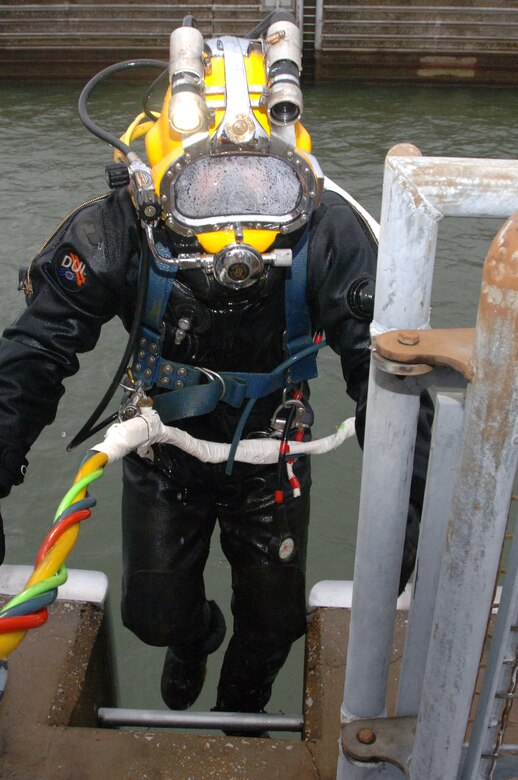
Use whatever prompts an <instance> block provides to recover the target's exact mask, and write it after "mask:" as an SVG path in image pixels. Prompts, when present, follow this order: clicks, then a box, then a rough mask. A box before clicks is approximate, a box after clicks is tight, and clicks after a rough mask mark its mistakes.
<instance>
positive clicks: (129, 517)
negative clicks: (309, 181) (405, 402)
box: [0, 190, 431, 711]
mask: <svg viewBox="0 0 518 780" xmlns="http://www.w3.org/2000/svg"><path fill="white" fill-rule="evenodd" d="M178 239H179V237H178V236H174V235H173V234H172V233H168V232H166V231H165V230H164V231H163V233H162V235H161V236H160V240H161V241H162V243H163V244H164V245H165V246H166V247H167V248H168V249H169V251H170V252H171V253H172V255H173V256H175V255H176V254H177V253H178V252H180V251H182V252H185V251H186V249H188V247H186V245H185V241H184V243H183V244H182V245H180V242H179V240H178ZM298 239H300V232H299V234H296V235H294V236H291V237H290V236H286V237H282V238H279V239H278V240H277V243H276V245H275V246H277V247H281V246H284V247H287V246H289V247H293V246H294V244H295V243H296V241H297V240H298ZM145 243H146V242H145V240H144V239H143V237H142V233H141V229H140V227H139V225H138V223H137V221H136V218H135V213H134V208H133V205H132V203H131V201H130V198H129V196H128V194H127V192H126V191H125V190H119V191H115V192H113V193H112V194H110V195H109V196H107V197H106V198H102V199H100V200H99V201H97V202H94V203H92V204H90V205H87V206H85V207H83V208H82V209H80V210H79V211H78V212H76V213H75V214H74V215H73V216H72V217H71V218H69V219H68V220H67V221H65V223H64V224H63V225H62V226H60V228H59V229H58V230H57V231H56V233H55V235H54V236H53V238H52V239H51V241H50V242H49V243H48V244H47V245H46V247H45V249H44V250H43V251H42V253H41V254H40V255H39V256H38V257H37V258H36V260H35V261H34V262H33V264H32V266H31V269H30V272H29V276H28V280H27V290H26V292H27V302H28V307H27V309H26V310H25V311H24V313H23V314H22V315H21V316H20V317H19V319H18V320H17V321H16V322H15V323H14V324H13V325H12V326H11V327H10V328H8V329H7V330H6V331H5V334H4V338H3V340H2V343H1V348H0V458H1V460H0V496H1V495H6V494H7V493H8V492H9V490H10V488H11V485H12V484H18V483H19V482H21V480H22V472H23V470H24V468H25V464H26V461H25V455H26V453H27V452H28V450H29V448H30V446H31V444H32V443H33V441H34V440H35V439H36V437H37V436H38V434H39V432H40V431H41V429H42V428H43V427H44V425H46V424H48V423H50V422H52V420H53V419H54V416H55V412H56V407H57V404H58V401H59V399H60V397H61V395H62V393H63V386H62V380H63V379H64V378H65V377H67V376H69V375H71V374H73V373H74V372H75V371H76V370H77V369H78V362H77V357H76V355H77V353H80V352H84V351H86V350H90V349H92V348H93V347H94V346H95V343H96V341H97V339H98V336H99V333H100V330H101V327H102V325H103V324H104V323H105V322H107V321H108V320H109V319H111V317H113V316H114V315H118V316H119V317H120V318H121V319H122V321H123V323H124V325H125V326H126V328H128V329H129V327H130V326H131V322H132V317H133V312H134V309H135V303H136V298H137V285H138V276H139V256H140V253H141V252H142V251H147V246H146V247H145V249H143V246H144V245H145ZM375 258H376V245H375V241H374V239H373V238H372V235H371V233H370V231H369V229H368V228H367V227H366V226H365V224H364V222H363V221H362V220H361V219H360V218H359V217H358V216H357V215H356V214H355V212H354V211H353V209H352V208H351V206H349V205H348V204H347V203H346V202H345V201H344V200H343V199H342V198H341V197H340V196H339V195H338V194H336V193H331V192H326V194H325V195H324V199H323V203H322V204H321V205H320V207H319V208H318V209H317V211H316V212H315V213H314V214H313V216H312V220H311V225H310V231H309V243H308V259H307V289H306V301H307V306H308V309H309V313H310V316H311V321H312V326H313V329H314V330H315V331H317V330H324V331H325V336H326V340H327V342H328V344H329V345H330V346H331V347H332V349H333V350H335V351H336V352H337V353H338V354H339V355H340V358H341V362H342V368H343V375H344V378H345V381H346V383H347V392H348V393H349V395H350V396H351V397H352V398H353V399H354V400H355V401H356V404H357V410H356V415H357V416H356V425H357V434H358V437H359V439H360V442H361V441H362V438H363V429H364V419H365V404H366V395H367V376H368V366H369V323H368V319H367V318H362V317H361V316H358V313H354V312H353V311H352V310H351V308H350V306H349V305H348V296H347V293H348V291H349V290H350V288H351V285H353V284H354V283H357V281H358V280H361V279H366V278H373V277H374V275H375ZM151 262H153V260H151ZM285 275H286V270H285V269H284V268H269V270H268V271H267V272H266V273H265V275H264V278H262V279H260V280H259V281H258V282H257V283H256V284H254V285H252V286H251V287H248V288H246V289H242V290H238V291H235V290H230V289H227V288H224V287H222V286H221V285H220V284H219V283H218V282H216V281H215V280H214V279H212V278H210V277H207V275H206V274H205V273H204V271H202V270H190V271H182V272H179V273H178V275H177V277H176V280H175V282H174V284H173V288H172V291H171V293H170V296H169V300H168V303H167V307H166V309H165V313H164V316H163V319H164V327H163V329H162V335H163V356H164V357H165V358H167V359H171V360H174V361H175V362H178V363H181V364H184V365H187V366H191V365H192V366H202V367H204V368H205V369H209V370H212V371H215V372H219V371H238V372H271V371H272V370H273V369H275V367H276V366H278V365H279V364H280V363H281V362H282V361H283V360H284V359H285V353H284V347H285V344H284V340H283V339H284V332H285V328H286V321H285V320H286V317H285V304H284V296H285V288H284V279H285ZM186 312H188V313H189V316H190V317H191V321H192V327H191V330H190V331H189V332H188V333H187V335H186V337H185V338H184V339H183V341H181V343H179V344H177V343H175V335H176V330H177V325H178V321H179V319H180V318H182V316H185V314H186ZM153 392H155V393H161V392H162V391H161V390H160V388H155V389H154V391H153ZM304 393H305V397H306V398H307V396H308V391H307V388H305V390H304ZM281 399H282V389H281V388H280V389H278V390H276V391H275V392H273V393H272V394H270V395H268V396H266V397H263V398H259V399H258V400H257V402H256V403H255V405H254V407H253V409H252V411H251V413H250V416H249V418H248V420H247V422H246V425H245V428H244V431H243V437H247V436H250V434H253V433H255V432H263V431H266V430H267V429H268V427H269V425H270V422H271V418H272V415H273V413H274V411H275V410H276V408H277V407H278V406H279V405H280V404H281ZM245 403H246V402H245V401H243V405H242V407H241V408H235V407H233V406H231V405H229V404H227V403H225V402H224V401H221V402H219V403H218V404H217V406H216V408H215V409H214V410H213V411H212V412H210V413H208V414H204V415H202V416H194V417H190V418H186V419H181V420H176V421H175V423H174V424H175V425H177V426H179V427H181V428H184V429H185V430H187V431H188V432H189V433H191V434H193V435H195V436H197V437H199V438H203V439H209V440H213V441H219V442H230V441H231V440H232V438H233V436H234V433H235V430H236V427H237V426H238V423H239V420H240V418H241V415H242V411H243V406H244V405H245ZM166 422H167V421H166ZM430 424H431V406H430V402H429V399H428V397H427V396H425V397H423V400H422V409H421V416H420V426H419V433H418V440H417V444H416V452H415V464H414V478H413V482H412V493H411V504H410V513H409V525H408V533H407V543H406V549H405V562H404V569H403V572H402V584H404V582H406V580H407V579H408V576H409V574H410V572H411V569H412V566H413V558H414V554H415V545H416V542H417V528H418V518H419V514H420V509H421V504H422V498H423V489H424V475H425V471H426V461H427V453H428V443H429V429H430ZM153 450H154V459H153V460H152V461H151V460H148V459H142V458H140V457H139V456H138V455H136V454H133V455H130V456H129V457H127V458H126V459H125V463H124V492H123V557H124V567H123V597H122V615H123V620H124V623H125V625H126V626H127V627H128V628H129V629H130V630H131V631H133V632H134V633H135V634H136V635H137V636H138V637H140V638H141V639H142V640H143V641H144V642H146V643H148V644H151V645H159V646H166V645H169V646H171V647H172V648H173V649H174V651H175V652H176V653H177V654H178V656H180V657H193V656H194V657H197V656H203V654H204V653H206V652H210V651H212V650H214V649H216V647H217V645H218V642H219V641H220V640H221V633H222V632H221V631H220V630H219V629H218V628H216V627H215V626H214V620H213V619H212V620H211V616H212V618H213V613H214V610H211V608H210V607H209V603H208V601H207V599H206V596H205V586H204V580H203V570H204V566H205V563H206V560H207V555H208V552H209V545H210V539H211V535H212V532H213V529H214V526H215V523H216V521H217V522H218V523H219V526H220V532H221V544H222V549H223V552H224V554H225V555H226V557H227V558H228V560H229V562H230V565H231V567H232V589H233V596H232V611H233V615H234V633H233V636H232V638H231V640H230V643H229V646H228V649H227V651H226V655H225V659H224V662H223V668H222V671H221V678H220V683H219V688H218V701H217V708H218V709H223V710H235V711H258V710H261V709H262V708H263V707H264V706H265V705H266V703H267V701H268V699H269V696H270V692H271V686H272V683H273V680H274V679H275V676H276V674H277V672H278V671H279V669H280V668H281V666H282V664H283V663H284V661H285V659H286V656H287V654H288V652H289V649H290V647H291V644H292V642H293V641H294V640H295V639H297V638H298V637H300V636H301V635H302V634H303V633H304V631H305V626H306V615H305V574H304V572H305V558H306V542H307V531H308V520H309V489H310V481H311V480H310V463H309V458H308V457H305V458H300V459H298V460H297V461H296V462H295V464H294V470H295V474H296V476H298V479H299V481H300V485H301V496H300V497H292V496H291V495H290V491H289V490H286V500H285V501H284V503H282V504H280V505H277V506H276V505H275V503H274V491H275V489H276V487H277V486H278V474H277V466H276V465H266V466H252V465H246V464H241V463H235V464H234V467H233V470H232V473H231V474H230V475H228V474H226V472H225V464H218V465H210V464H203V463H201V462H199V461H198V460H196V459H194V458H193V457H192V456H189V455H186V454H185V453H183V452H182V451H180V450H178V449H176V448H175V447H173V446H170V445H160V446H155V447H154V448H153ZM284 487H286V486H284ZM286 539H289V540H293V542H294V548H293V551H292V552H291V542H290V546H289V553H290V554H286V546H285V545H283V541H285V540H286ZM211 613H212V615H211Z"/></svg>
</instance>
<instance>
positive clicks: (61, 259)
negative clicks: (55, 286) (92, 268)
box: [54, 249, 86, 292]
mask: <svg viewBox="0 0 518 780" xmlns="http://www.w3.org/2000/svg"><path fill="white" fill-rule="evenodd" d="M54 267H55V269H56V274H57V277H58V281H59V283H60V284H61V286H62V287H64V288H65V290H71V291H72V292H77V291H78V290H80V289H81V288H82V287H84V285H85V284H86V267H85V264H84V263H83V261H82V260H81V258H80V257H79V255H77V254H76V253H75V252H74V251H73V250H72V249H61V250H60V252H59V253H58V254H57V255H56V257H55V260H54Z"/></svg>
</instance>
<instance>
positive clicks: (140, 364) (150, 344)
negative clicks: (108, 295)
mask: <svg viewBox="0 0 518 780" xmlns="http://www.w3.org/2000/svg"><path fill="white" fill-rule="evenodd" d="M308 241H309V228H307V229H306V230H305V231H304V233H303V235H302V237H301V238H300V239H299V241H298V242H297V244H296V246H295V248H294V250H293V260H292V265H291V267H290V268H289V269H287V272H286V283H285V309H286V333H285V355H286V357H285V360H284V361H283V362H282V363H281V364H280V365H279V366H277V367H276V368H275V369H274V370H273V371H272V372H270V373H250V372H229V371H222V372H219V373H215V372H209V371H206V370H205V369H202V368H198V367H196V366H191V365H187V364H184V363H177V362H175V361H170V360H165V359H164V358H162V355H161V350H162V327H163V326H162V323H163V317H164V313H165V310H166V307H167V304H168V301H169V296H170V294H171V290H172V287H173V284H174V280H175V276H176V272H177V266H176V265H174V263H160V262H159V261H157V259H156V258H153V262H152V265H151V268H150V276H149V283H148V296H147V305H146V312H145V316H144V322H143V324H142V328H141V332H140V338H139V342H138V351H137V354H136V358H135V362H134V364H133V369H132V370H133V375H134V377H135V379H141V380H142V381H143V382H144V385H145V387H146V388H147V389H150V388H151V387H153V386H157V387H159V388H163V389H167V390H169V392H166V393H159V394H157V395H155V397H154V399H153V406H154V408H155V409H156V410H157V412H158V413H159V414H160V417H161V418H162V420H163V421H164V422H165V423H169V422H172V421H174V420H180V419H183V418H186V417H193V416H200V415H203V414H208V413H209V412H211V411H212V410H213V409H214V408H215V406H216V404H218V403H219V402H220V401H224V402H225V403H227V404H229V405H230V406H232V407H234V408H236V409H238V408H240V407H241V406H242V404H243V403H244V402H245V401H246V400H249V401H251V402H252V405H253V402H254V401H255V400H256V399H257V398H263V397H264V396H267V395H269V394H270V393H272V392H275V391H276V390H279V389H281V388H283V387H290V386H292V385H295V384H298V383H299V382H301V381H303V380H306V379H312V378H313V377H315V376H317V373H318V372H317V364H316V352H317V350H318V349H320V347H321V346H323V345H324V343H323V342H322V343H321V344H319V345H318V346H315V345H314V344H313V341H312V338H311V320H310V316H309V310H308V307H307V304H306V279H307V257H308ZM160 253H161V254H163V255H165V256H167V254H169V256H170V253H169V250H168V249H167V248H166V247H164V246H163V245H161V246H160Z"/></svg>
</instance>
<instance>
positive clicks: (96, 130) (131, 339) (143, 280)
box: [67, 59, 168, 452]
mask: <svg viewBox="0 0 518 780" xmlns="http://www.w3.org/2000/svg"><path fill="white" fill-rule="evenodd" d="M136 67H153V68H162V69H164V68H167V67H168V65H167V63H166V62H164V61H163V60H144V59H143V60H125V61H124V62H118V63H116V64H115V65H109V66H108V67H107V68H104V69H103V70H101V71H100V72H99V73H97V75H95V76H94V77H93V78H91V79H90V81H89V82H88V83H87V84H86V86H85V87H84V89H83V91H82V92H81V94H80V96H79V103H78V111H79V117H80V119H81V121H82V123H83V124H84V126H85V127H86V128H87V130H89V131H90V132H91V133H93V135H95V136H96V137H97V138H100V139H101V141H106V143H108V144H111V146H114V147H115V148H116V149H118V150H119V151H120V152H122V153H123V154H124V155H126V156H127V155H128V154H129V153H130V152H131V148H130V147H129V146H128V144H125V143H124V142H123V141H121V140H120V138H118V137H117V136H116V135H114V134H113V133H109V132H108V131H107V130H103V128H102V127H99V125H97V124H96V123H95V122H94V121H93V119H91V117H90V115H89V113H88V101H89V100H90V96H91V94H92V92H93V90H94V89H95V88H96V87H97V86H98V84H100V83H101V82H102V81H104V80H105V79H106V78H109V76H112V75H113V74H114V73H120V72H121V71H123V70H128V69H130V68H136ZM148 252H149V249H148V247H147V244H146V245H145V246H143V245H142V244H141V246H140V280H139V285H138V293H137V301H136V306H135V316H134V317H133V322H132V324H131V330H130V332H129V336H128V341H127V344H126V348H125V350H124V354H123V355H122V358H121V361H120V363H119V366H118V368H117V371H116V372H115V375H114V377H113V379H112V381H111V383H110V386H109V387H108V389H107V390H106V392H105V394H104V396H103V397H102V398H101V400H100V401H99V403H98V404H97V406H96V408H95V409H94V411H93V412H92V414H91V415H90V417H89V418H88V420H87V421H86V422H85V424H84V425H83V426H82V428H81V430H79V431H78V433H76V435H75V436H74V438H73V439H72V441H71V442H70V444H69V445H68V446H67V450H68V451H69V452H70V450H73V449H75V447H78V446H79V445H80V444H82V443H83V442H84V441H86V439H88V438H89V437H90V436H92V435H93V434H94V433H97V432H98V431H100V430H102V429H103V428H104V427H105V426H106V425H109V424H110V423H111V422H113V421H114V420H115V419H116V418H117V414H116V413H114V414H111V415H110V416H109V417H107V418H106V419H105V420H103V421H102V422H100V423H98V424H97V425H95V423H96V422H97V420H98V419H99V417H100V416H101V414H102V413H103V412H104V410H105V409H106V407H107V405H108V404H109V402H110V400H111V399H112V397H113V395H114V393H115V391H116V390H117V388H118V386H119V384H120V381H121V379H122V377H123V376H124V373H125V372H126V370H127V368H128V365H129V361H130V359H131V355H132V353H133V349H134V346H135V341H136V338H137V335H138V332H139V328H140V323H141V321H142V317H143V315H144V308H145V305H146V296H147V285H148V276H149V255H148Z"/></svg>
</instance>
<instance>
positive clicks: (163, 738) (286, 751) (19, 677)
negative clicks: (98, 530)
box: [0, 601, 348, 780]
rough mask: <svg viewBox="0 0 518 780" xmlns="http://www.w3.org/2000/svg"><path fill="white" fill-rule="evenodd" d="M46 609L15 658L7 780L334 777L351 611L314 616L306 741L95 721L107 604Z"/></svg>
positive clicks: (1, 706) (4, 745)
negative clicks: (44, 618)
mask: <svg viewBox="0 0 518 780" xmlns="http://www.w3.org/2000/svg"><path fill="white" fill-rule="evenodd" d="M50 612H51V614H50V617H49V621H48V622H47V624H46V625H45V626H44V627H43V628H41V629H38V630H36V631H32V632H30V633H29V634H28V635H27V637H26V638H25V640H24V642H23V643H22V644H21V645H20V647H19V648H18V649H17V650H16V651H15V652H14V653H13V654H12V656H11V658H10V659H9V677H8V683H7V687H6V691H5V694H4V697H3V699H2V701H1V703H0V750H1V755H2V769H1V777H2V779H3V780H29V778H31V780H34V779H36V778H37V780H65V779H66V780H72V779H73V780H83V779H84V780H89V779H90V778H96V780H99V779H101V780H102V778H113V780H117V779H119V778H120V780H122V779H123V778H124V780H133V778H135V780H137V778H138V780H144V779H145V778H153V779H155V778H160V779H161V780H162V779H163V780H168V779H169V778H171V780H172V779H173V778H174V780H205V779H207V780H208V779H209V778H212V779H214V778H216V779H217V780H231V779H232V778H236V779H237V778H247V779H248V780H249V779H250V778H254V780H262V779H263V778H264V780H277V778H278V780H281V779H282V780H289V779H290V778H293V779H294V780H295V778H297V780H309V779H310V778H311V779H313V778H314V780H327V779H329V780H332V778H334V777H335V773H336V762H337V756H338V739H339V734H340V725H339V712H340V702H341V698H342V689H343V674H344V664H345V653H344V648H345V647H346V642H347V630H346V624H347V620H346V613H347V614H348V611H347V610H342V609H317V610H315V611H314V612H313V613H312V615H311V616H310V621H309V633H308V641H307V662H306V665H307V679H308V685H307V691H306V695H305V713H304V716H305V734H304V739H300V740H299V739H297V740H295V739H294V740H286V739H282V740H279V739H268V740H267V739H252V738H229V737H226V736H224V735H222V734H221V732H216V733H215V734H214V736H212V735H210V736H206V735H196V734H192V733H185V734H184V733H179V732H164V731H153V730H149V731H143V730H126V729H125V730H114V729H100V728H98V726H97V719H96V712H97V709H98V708H99V707H100V706H104V707H111V706H115V691H114V683H113V675H112V670H111V667H110V664H109V653H108V635H107V626H106V624H105V617H104V613H103V610H102V608H101V607H100V606H95V605H92V604H89V603H86V602H77V601H59V602H56V603H55V604H54V605H53V606H52V607H51V610H50Z"/></svg>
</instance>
